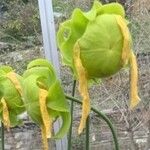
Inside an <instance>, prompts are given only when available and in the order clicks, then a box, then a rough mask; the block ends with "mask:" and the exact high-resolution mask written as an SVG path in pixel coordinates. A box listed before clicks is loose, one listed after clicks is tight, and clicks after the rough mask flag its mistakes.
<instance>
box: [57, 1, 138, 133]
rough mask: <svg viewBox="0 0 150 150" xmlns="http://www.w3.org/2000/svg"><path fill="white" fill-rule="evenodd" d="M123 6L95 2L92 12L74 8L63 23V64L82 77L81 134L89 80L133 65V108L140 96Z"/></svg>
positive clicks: (60, 40) (87, 107)
mask: <svg viewBox="0 0 150 150" xmlns="http://www.w3.org/2000/svg"><path fill="white" fill-rule="evenodd" d="M127 24H128V22H127V20H126V19H125V11H124V8H123V7H122V6H121V5H120V4H118V3H111V4H106V5H102V4H101V3H99V2H98V1H95V2H94V4H93V7H92V9H91V10H90V11H89V12H82V11H81V10H80V9H78V8H77V9H75V10H74V11H73V14H72V16H71V18H70V19H69V20H67V21H65V22H64V23H62V24H61V25H60V28H59V31H58V33H57V42H58V47H59V49H60V52H61V55H62V59H63V62H64V64H66V65H68V66H69V67H70V68H71V69H72V71H73V73H74V75H75V77H76V78H77V79H78V80H79V91H80V93H81V95H82V97H83V114H82V119H81V122H80V126H79V130H78V132H79V133H81V132H82V130H83V127H84V125H85V122H86V118H87V116H88V114H89V111H90V104H89V94H88V88H87V86H88V83H87V80H89V79H94V78H104V77H108V76H111V75H113V74H115V73H117V72H118V71H119V70H120V69H121V68H123V67H124V66H125V65H126V64H130V67H131V94H130V95H131V104H130V106H131V107H134V106H136V105H137V103H138V102H139V98H138V96H137V78H138V77H137V64H136V58H135V56H134V54H133V52H132V48H131V46H132V40H131V36H130V32H129V30H128V27H127Z"/></svg>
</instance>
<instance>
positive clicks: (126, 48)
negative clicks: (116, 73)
mask: <svg viewBox="0 0 150 150" xmlns="http://www.w3.org/2000/svg"><path fill="white" fill-rule="evenodd" d="M116 20H117V23H118V25H119V27H120V30H121V32H122V35H123V48H122V61H123V65H125V64H127V63H128V60H129V57H130V50H131V48H130V34H129V30H128V27H127V24H126V22H125V20H124V19H123V18H122V17H121V16H119V15H118V16H116Z"/></svg>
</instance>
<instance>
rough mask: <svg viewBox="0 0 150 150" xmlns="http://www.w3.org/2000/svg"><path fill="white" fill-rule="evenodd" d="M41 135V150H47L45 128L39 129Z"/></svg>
mask: <svg viewBox="0 0 150 150" xmlns="http://www.w3.org/2000/svg"><path fill="white" fill-rule="evenodd" d="M41 135H42V141H43V150H48V141H47V136H46V128H45V126H42V127H41Z"/></svg>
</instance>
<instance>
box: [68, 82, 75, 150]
mask: <svg viewBox="0 0 150 150" xmlns="http://www.w3.org/2000/svg"><path fill="white" fill-rule="evenodd" d="M75 89H76V80H74V82H73V87H72V94H71V95H72V96H74V95H75ZM73 105H74V101H71V103H70V112H71V125H70V130H69V135H68V136H69V138H68V150H71V149H72V123H73Z"/></svg>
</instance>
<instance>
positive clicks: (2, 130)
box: [1, 122, 5, 150]
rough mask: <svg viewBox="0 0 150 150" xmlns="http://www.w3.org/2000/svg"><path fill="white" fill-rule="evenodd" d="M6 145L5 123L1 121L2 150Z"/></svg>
mask: <svg viewBox="0 0 150 150" xmlns="http://www.w3.org/2000/svg"><path fill="white" fill-rule="evenodd" d="M4 145H5V143H4V125H3V123H2V122H1V148H2V150H4V148H5V146H4Z"/></svg>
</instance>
